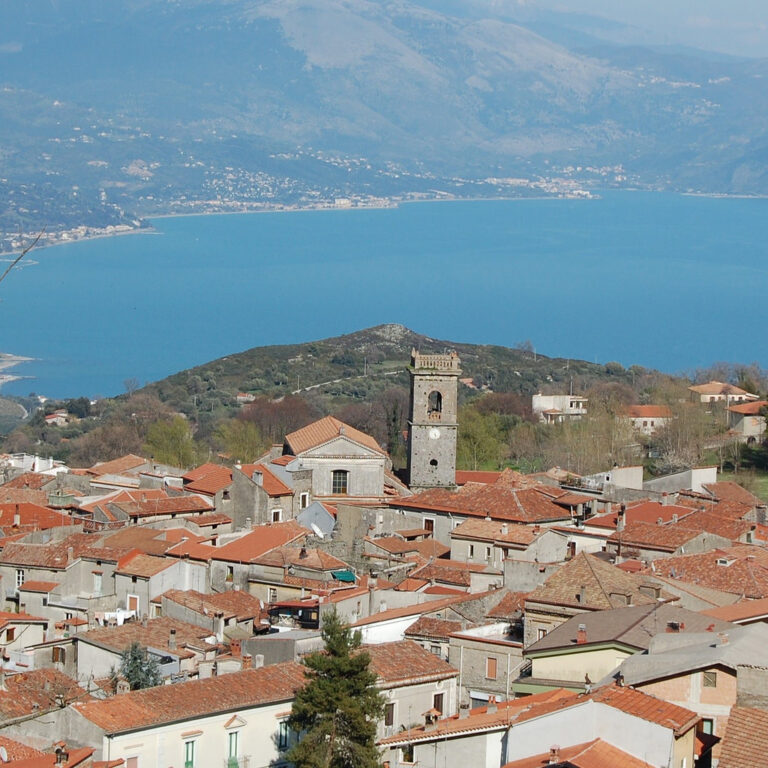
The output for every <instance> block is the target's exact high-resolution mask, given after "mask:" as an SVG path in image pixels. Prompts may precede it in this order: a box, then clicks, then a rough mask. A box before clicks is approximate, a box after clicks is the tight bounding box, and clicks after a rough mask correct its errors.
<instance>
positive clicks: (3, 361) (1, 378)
mask: <svg viewBox="0 0 768 768" xmlns="http://www.w3.org/2000/svg"><path fill="white" fill-rule="evenodd" d="M34 359H35V358H34V357H22V356H21V355H11V354H9V353H7V352H0V389H2V388H3V384H10V383H11V382H12V381H19V379H24V378H27V377H25V376H14V375H13V374H11V373H2V371H5V370H8V369H9V368H14V367H15V366H17V365H20V364H21V363H28V362H31V361H32V360H34Z"/></svg>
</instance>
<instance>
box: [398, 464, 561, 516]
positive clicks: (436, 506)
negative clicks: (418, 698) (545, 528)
mask: <svg viewBox="0 0 768 768" xmlns="http://www.w3.org/2000/svg"><path fill="white" fill-rule="evenodd" d="M564 493H565V492H564V491H560V490H559V489H553V488H552V487H550V486H546V485H543V484H542V483H537V482H536V481H534V480H531V479H530V478H527V477H526V476H525V475H521V474H520V473H518V472H513V471H512V470H509V469H507V470H504V472H502V473H501V474H500V475H499V477H498V479H497V480H496V482H495V483H491V484H488V485H485V484H483V485H481V484H479V483H467V484H466V485H464V486H463V487H461V488H460V489H459V490H458V491H455V492H454V491H448V490H444V489H440V488H438V489H433V490H429V491H424V492H422V493H417V494H415V495H413V496H410V497H407V498H402V499H397V500H396V501H392V502H390V504H391V505H392V506H395V507H402V508H406V509H416V510H420V511H430V510H434V511H441V512H446V513H455V514H462V515H467V516H471V517H483V518H484V517H486V516H489V517H491V518H492V519H493V520H507V521H510V522H519V523H536V522H542V521H545V520H564V519H570V513H569V512H568V511H567V510H566V509H564V508H563V507H561V506H558V505H557V504H556V503H555V500H554V498H555V497H557V496H561V495H563V494H564Z"/></svg>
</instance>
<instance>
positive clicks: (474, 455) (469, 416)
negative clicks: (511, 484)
mask: <svg viewBox="0 0 768 768" xmlns="http://www.w3.org/2000/svg"><path fill="white" fill-rule="evenodd" d="M499 421H500V419H499V416H497V415H496V414H493V413H489V414H486V415H483V414H481V413H479V412H478V411H476V410H475V409H474V408H471V407H467V408H462V409H461V412H460V413H459V436H458V441H457V449H456V460H457V465H458V466H459V467H460V468H461V469H473V470H476V469H489V468H491V469H498V468H499V467H500V466H501V464H502V461H503V458H504V456H503V453H504V444H503V442H502V435H501V428H500V423H499Z"/></svg>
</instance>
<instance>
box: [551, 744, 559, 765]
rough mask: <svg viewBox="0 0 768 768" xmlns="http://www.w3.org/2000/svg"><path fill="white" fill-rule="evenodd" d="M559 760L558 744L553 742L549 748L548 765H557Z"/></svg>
mask: <svg viewBox="0 0 768 768" xmlns="http://www.w3.org/2000/svg"><path fill="white" fill-rule="evenodd" d="M559 762H560V745H559V744H553V745H552V746H551V747H550V748H549V765H557V763H559Z"/></svg>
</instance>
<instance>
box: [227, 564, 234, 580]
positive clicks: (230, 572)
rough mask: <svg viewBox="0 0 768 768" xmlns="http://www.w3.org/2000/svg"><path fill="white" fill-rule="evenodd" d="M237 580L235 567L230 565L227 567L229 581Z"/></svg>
mask: <svg viewBox="0 0 768 768" xmlns="http://www.w3.org/2000/svg"><path fill="white" fill-rule="evenodd" d="M234 580H235V566H234V565H228V566H227V581H230V582H231V581H234Z"/></svg>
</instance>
